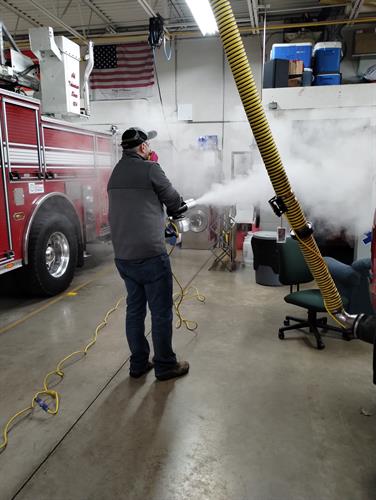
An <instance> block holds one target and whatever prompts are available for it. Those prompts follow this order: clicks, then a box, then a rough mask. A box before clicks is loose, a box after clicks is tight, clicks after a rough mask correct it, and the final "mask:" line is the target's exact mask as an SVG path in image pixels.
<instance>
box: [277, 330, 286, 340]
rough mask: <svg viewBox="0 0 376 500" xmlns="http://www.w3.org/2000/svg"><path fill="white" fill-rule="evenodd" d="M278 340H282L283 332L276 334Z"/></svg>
mask: <svg viewBox="0 0 376 500" xmlns="http://www.w3.org/2000/svg"><path fill="white" fill-rule="evenodd" d="M278 338H279V339H280V340H283V339H284V338H285V334H284V333H283V332H278Z"/></svg>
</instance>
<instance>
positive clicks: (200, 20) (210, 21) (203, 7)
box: [185, 0, 218, 36]
mask: <svg viewBox="0 0 376 500" xmlns="http://www.w3.org/2000/svg"><path fill="white" fill-rule="evenodd" d="M185 1H186V2H187V4H188V7H189V8H190V9H191V12H192V15H193V17H194V18H195V21H196V23H197V24H198V27H199V28H200V31H201V33H202V34H203V35H204V36H205V35H214V33H216V32H217V31H218V28H217V23H216V22H215V17H214V14H213V11H212V9H211V7H210V3H209V0H185Z"/></svg>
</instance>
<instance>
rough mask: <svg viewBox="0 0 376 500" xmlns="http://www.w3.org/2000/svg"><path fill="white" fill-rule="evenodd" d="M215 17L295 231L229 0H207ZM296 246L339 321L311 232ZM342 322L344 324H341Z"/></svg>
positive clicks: (295, 216)
mask: <svg viewBox="0 0 376 500" xmlns="http://www.w3.org/2000/svg"><path fill="white" fill-rule="evenodd" d="M209 1H210V4H211V6H212V9H213V12H214V16H215V18H216V21H217V26H218V29H219V34H220V37H221V40H222V44H223V47H224V50H225V53H226V56H227V60H228V62H229V64H230V67H231V71H232V74H233V77H234V80H235V83H236V86H237V89H238V92H239V95H240V99H241V101H242V103H243V106H244V110H245V113H246V115H247V118H248V122H249V124H250V126H251V129H252V132H253V135H254V137H255V140H256V142H257V146H258V148H259V150H260V154H261V156H262V159H263V161H264V164H265V168H266V170H267V172H268V174H269V177H270V180H271V183H272V185H273V188H274V190H275V192H276V195H277V196H278V197H280V198H282V200H283V201H284V203H285V205H286V207H287V212H286V214H285V215H286V218H287V220H288V222H289V223H290V226H291V227H292V228H293V230H294V232H295V234H299V233H300V231H301V230H303V229H304V228H306V227H307V220H306V218H305V215H304V213H303V210H302V208H301V207H300V204H299V202H298V200H297V199H296V197H295V194H294V193H293V191H292V189H291V186H290V183H289V180H288V177H287V174H286V172H285V169H284V167H283V164H282V160H281V157H280V155H279V152H278V149H277V146H276V144H275V142H274V139H273V136H272V133H271V130H270V127H269V124H268V121H267V119H266V115H265V112H264V109H263V106H262V102H261V99H260V96H259V94H258V91H257V87H256V84H255V81H254V78H253V74H252V70H251V67H250V64H249V62H248V58H247V55H246V52H245V49H244V45H243V41H242V39H241V36H240V33H239V29H238V27H237V25H236V21H235V17H234V14H233V12H232V8H231V5H230V2H229V1H228V0H209ZM298 241H299V247H300V249H301V251H302V253H303V255H304V258H305V260H306V262H307V265H308V267H309V269H310V271H311V273H312V275H313V277H314V278H315V280H316V282H317V284H318V286H319V288H320V291H321V294H322V296H323V301H324V304H325V307H326V309H327V312H328V314H329V315H330V316H331V317H332V318H333V319H335V321H337V323H339V322H338V320H337V319H336V318H335V317H334V313H336V312H340V311H343V304H342V299H341V296H340V294H339V293H338V290H337V287H336V285H335V283H334V281H333V279H332V277H331V275H330V273H329V270H328V268H327V265H326V263H325V261H324V259H323V258H322V256H321V253H320V250H319V248H318V246H317V244H316V241H315V239H314V237H313V235H310V236H307V237H302V238H298ZM341 326H343V325H342V324H341Z"/></svg>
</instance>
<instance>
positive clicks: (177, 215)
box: [167, 198, 185, 220]
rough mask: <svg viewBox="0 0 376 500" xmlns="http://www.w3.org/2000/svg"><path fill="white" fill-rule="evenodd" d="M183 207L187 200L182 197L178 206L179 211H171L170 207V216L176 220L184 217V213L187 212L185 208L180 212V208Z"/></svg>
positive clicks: (168, 213)
mask: <svg viewBox="0 0 376 500" xmlns="http://www.w3.org/2000/svg"><path fill="white" fill-rule="evenodd" d="M183 207H185V201H184V200H183V198H181V202H180V207H179V208H178V210H177V211H175V212H171V211H170V210H169V209H167V215H168V217H171V219H174V220H178V219H181V218H182V217H183V213H184V212H185V210H182V212H180V210H181V209H182V208H183Z"/></svg>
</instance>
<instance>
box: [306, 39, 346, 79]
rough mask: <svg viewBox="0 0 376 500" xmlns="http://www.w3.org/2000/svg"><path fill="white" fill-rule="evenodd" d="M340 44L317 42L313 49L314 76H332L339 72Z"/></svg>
mask: <svg viewBox="0 0 376 500" xmlns="http://www.w3.org/2000/svg"><path fill="white" fill-rule="evenodd" d="M341 53H342V43H341V42H319V43H316V45H315V47H314V49H313V57H314V59H315V66H314V67H315V74H316V75H322V74H328V73H329V74H334V73H339V72H340V66H341Z"/></svg>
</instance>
